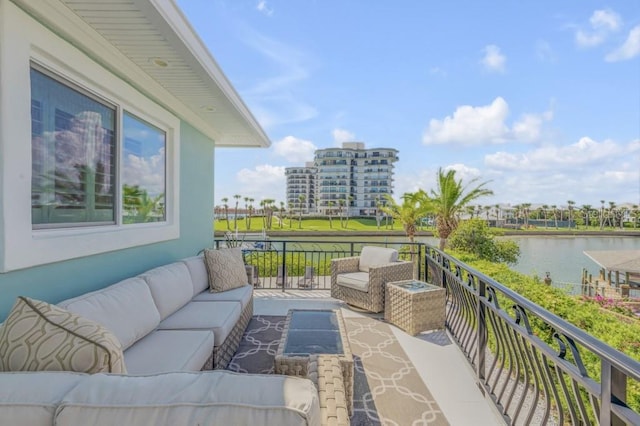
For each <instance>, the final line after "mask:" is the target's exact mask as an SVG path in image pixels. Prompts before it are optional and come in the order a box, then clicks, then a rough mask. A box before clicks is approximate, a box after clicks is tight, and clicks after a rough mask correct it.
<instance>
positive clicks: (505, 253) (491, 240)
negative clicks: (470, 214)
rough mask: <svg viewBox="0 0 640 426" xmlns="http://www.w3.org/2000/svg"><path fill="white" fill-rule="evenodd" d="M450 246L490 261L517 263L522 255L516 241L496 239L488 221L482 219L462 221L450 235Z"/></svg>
mask: <svg viewBox="0 0 640 426" xmlns="http://www.w3.org/2000/svg"><path fill="white" fill-rule="evenodd" d="M449 247H451V248H452V249H453V250H457V251H460V252H463V253H467V254H472V255H474V256H476V257H477V258H479V259H483V260H488V261H490V262H506V263H516V262H517V261H518V257H520V247H519V246H518V244H517V243H516V242H515V241H513V240H501V241H499V240H496V239H495V237H494V235H493V234H492V233H491V231H490V229H489V226H488V225H487V222H486V221H484V220H480V219H471V220H465V221H463V222H461V223H460V225H459V226H458V228H457V229H456V231H455V232H454V233H453V234H452V235H451V236H450V237H449Z"/></svg>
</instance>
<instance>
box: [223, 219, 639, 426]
mask: <svg viewBox="0 0 640 426" xmlns="http://www.w3.org/2000/svg"><path fill="white" fill-rule="evenodd" d="M335 221H336V223H337V222H338V219H337V218H336V219H335ZM230 244H231V245H234V244H235V245H239V246H240V247H241V248H242V250H243V253H244V259H245V263H246V264H247V265H251V266H250V268H249V269H252V281H253V284H254V285H255V286H259V287H261V288H272V289H281V290H282V291H286V290H287V289H304V290H309V291H313V290H315V289H330V287H331V259H333V258H340V257H347V256H357V255H358V254H359V253H360V251H361V249H362V246H364V245H379V246H385V247H392V248H396V249H397V250H398V251H399V252H400V257H401V258H402V259H403V260H413V261H414V264H415V267H414V277H416V278H418V279H422V280H425V281H428V282H431V283H433V284H436V285H440V286H443V287H445V288H446V290H447V306H446V327H447V330H448V332H449V334H450V335H451V337H452V338H453V340H454V341H455V342H456V343H457V345H458V346H459V348H460V350H461V351H462V352H463V353H464V355H465V356H466V358H467V360H468V362H469V363H470V365H471V366H472V367H473V369H474V372H475V376H476V380H477V383H478V386H479V387H480V389H481V390H482V391H483V392H484V393H485V394H486V395H488V396H489V397H490V399H491V400H492V401H493V402H494V404H495V406H496V408H497V409H498V410H499V411H500V413H502V416H503V418H504V420H505V422H506V423H507V424H514V425H515V424H518V425H519V424H524V425H529V424H544V425H547V424H551V425H553V424H558V425H563V424H573V425H578V424H580V425H582V424H584V425H591V424H600V425H622V424H630V425H640V411H639V407H638V406H636V405H638V404H640V396H639V395H640V363H639V362H638V361H636V360H634V359H632V358H630V357H628V356H627V355H625V354H623V353H621V352H619V351H617V350H615V349H613V348H612V347H610V346H608V345H606V344H605V343H604V342H602V341H600V340H598V339H596V338H594V337H593V336H591V335H589V334H587V333H586V332H584V331H583V330H581V329H579V328H578V327H576V326H574V325H572V324H570V323H568V322H567V321H565V320H563V319H562V318H560V317H558V316H556V315H554V314H552V313H551V312H549V311H547V310H545V309H542V308H541V307H540V306H538V305H536V304H534V303H533V302H531V301H530V300H528V299H526V298H524V297H522V296H520V295H519V294H517V293H515V292H514V291H512V290H510V289H509V288H507V287H506V286H504V285H502V284H500V283H498V282H496V281H495V280H493V279H491V278H489V277H487V276H486V275H484V274H482V273H480V272H478V271H476V270H474V269H473V268H471V267H469V266H468V265H466V264H464V263H462V262H460V261H458V260H457V259H455V258H453V257H451V256H448V255H447V254H445V253H443V252H441V251H439V250H437V249H435V248H433V247H431V246H428V245H426V244H422V243H413V244H409V243H397V242H387V241H377V242H373V241H366V242H361V241H345V242H335V241H308V240H305V241H284V240H271V239H265V240H256V241H251V242H248V241H232V242H230ZM224 245H225V241H224V240H217V241H216V246H217V247H219V246H224ZM540 330H543V332H541V331H540ZM544 335H548V336H552V338H551V339H547V340H549V341H547V340H545V338H544V337H545V336H544ZM588 363H589V365H594V364H595V365H597V367H598V368H596V370H597V372H596V373H594V372H593V371H591V372H589V371H588V370H593V369H592V368H591V369H590V368H587V366H586V365H587V364H588ZM631 400H634V404H635V405H634V406H633V407H630V406H629V404H627V401H629V402H631Z"/></svg>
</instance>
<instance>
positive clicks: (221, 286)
mask: <svg viewBox="0 0 640 426" xmlns="http://www.w3.org/2000/svg"><path fill="white" fill-rule="evenodd" d="M204 259H205V265H207V273H208V274H209V291H211V292H212V293H216V292H220V291H227V290H231V289H234V288H237V287H242V286H243V285H247V284H248V282H247V271H246V269H245V268H244V260H243V259H242V251H241V250H240V249H239V248H224V249H217V250H205V251H204Z"/></svg>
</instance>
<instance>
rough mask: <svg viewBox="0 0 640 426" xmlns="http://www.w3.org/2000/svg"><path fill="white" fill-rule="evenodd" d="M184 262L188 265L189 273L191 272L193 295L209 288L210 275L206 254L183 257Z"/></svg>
mask: <svg viewBox="0 0 640 426" xmlns="http://www.w3.org/2000/svg"><path fill="white" fill-rule="evenodd" d="M182 262H183V263H184V264H185V265H186V266H187V269H188V270H189V274H191V283H192V284H193V296H195V295H196V294H199V293H201V292H203V291H205V290H207V289H209V275H208V274H207V267H206V266H205V264H204V255H203V256H193V257H188V258H186V259H182Z"/></svg>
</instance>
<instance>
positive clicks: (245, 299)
mask: <svg viewBox="0 0 640 426" xmlns="http://www.w3.org/2000/svg"><path fill="white" fill-rule="evenodd" d="M252 295H253V287H251V286H250V285H243V286H242V287H238V288H234V289H233V290H228V291H220V292H218V293H211V292H209V291H203V292H202V293H200V294H198V295H196V296H195V297H194V298H193V300H194V301H195V302H212V301H222V302H240V304H241V305H242V310H243V311H244V308H246V307H247V305H248V304H249V302H251V296H252Z"/></svg>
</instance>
